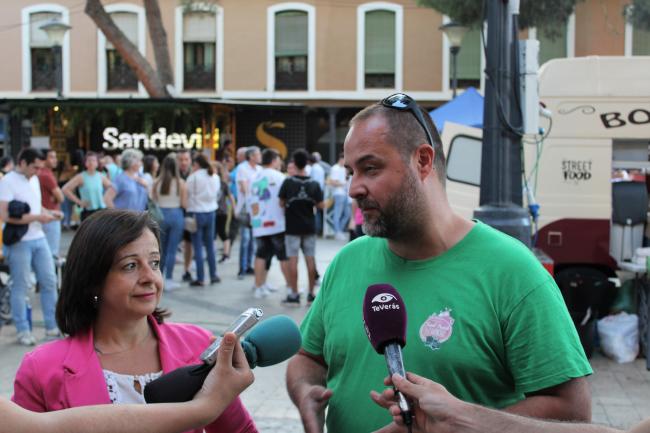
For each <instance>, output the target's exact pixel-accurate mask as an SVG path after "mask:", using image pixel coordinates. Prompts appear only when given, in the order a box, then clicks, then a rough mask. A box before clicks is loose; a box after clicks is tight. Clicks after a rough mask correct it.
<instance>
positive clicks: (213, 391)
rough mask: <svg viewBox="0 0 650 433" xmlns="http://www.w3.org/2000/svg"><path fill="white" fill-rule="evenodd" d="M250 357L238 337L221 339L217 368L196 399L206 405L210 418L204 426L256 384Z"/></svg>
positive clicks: (230, 334) (212, 370)
mask: <svg viewBox="0 0 650 433" xmlns="http://www.w3.org/2000/svg"><path fill="white" fill-rule="evenodd" d="M254 379H255V378H254V376H253V372H252V371H251V369H250V367H249V365H248V361H246V355H244V350H243V349H242V347H241V345H240V344H238V337H237V335H236V334H235V333H233V332H226V333H225V334H224V335H223V337H222V338H221V345H220V348H219V351H218V352H217V359H216V365H215V367H214V368H212V369H211V370H210V373H209V374H208V376H207V377H206V378H205V381H204V382H203V384H202V386H201V389H200V390H199V392H198V393H197V394H196V395H195V396H194V401H195V402H196V404H198V405H202V407H203V409H202V410H204V411H205V413H206V414H209V415H208V418H206V419H204V420H203V421H202V423H201V425H207V424H209V423H211V422H212V421H213V420H214V419H215V418H216V417H217V416H219V415H220V414H221V413H223V411H224V410H225V409H226V407H228V405H229V404H230V403H232V401H233V400H234V399H235V398H236V397H237V396H238V395H239V394H241V393H242V392H243V391H244V390H245V389H246V388H248V387H249V386H250V385H251V384H252V383H253V380H254Z"/></svg>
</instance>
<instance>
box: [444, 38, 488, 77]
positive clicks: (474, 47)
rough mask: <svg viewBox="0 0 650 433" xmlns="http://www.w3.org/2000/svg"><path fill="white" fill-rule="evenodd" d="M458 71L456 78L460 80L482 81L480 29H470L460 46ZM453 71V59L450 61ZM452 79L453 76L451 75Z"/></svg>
mask: <svg viewBox="0 0 650 433" xmlns="http://www.w3.org/2000/svg"><path fill="white" fill-rule="evenodd" d="M457 62H458V71H457V74H456V76H457V77H458V79H459V80H480V79H481V32H480V30H479V29H470V30H469V31H468V32H467V33H465V36H463V42H462V43H461V44H460V51H459V52H458V58H457ZM449 63H450V69H451V59H450V62H449ZM449 77H450V78H451V74H450V75H449Z"/></svg>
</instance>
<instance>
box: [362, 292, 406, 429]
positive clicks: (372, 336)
mask: <svg viewBox="0 0 650 433" xmlns="http://www.w3.org/2000/svg"><path fill="white" fill-rule="evenodd" d="M363 323H364V325H365V328H366V334H367V335H368V339H369V340H370V344H372V347H373V348H374V349H375V350H376V351H377V353H379V354H380V355H384V357H385V358H386V365H387V367H388V372H389V374H390V375H391V376H392V375H393V374H399V375H400V376H402V377H405V376H406V371H405V370H404V360H403V359H402V347H404V346H405V345H406V306H405V305H404V301H403V300H402V297H401V296H400V295H399V293H397V290H395V288H394V287H393V286H391V285H390V284H374V285H372V286H369V287H368V289H367V290H366V295H365V297H364V300H363ZM395 397H396V399H397V404H398V407H399V409H400V413H401V416H402V420H403V422H404V424H406V425H407V426H410V425H411V424H412V423H413V410H412V405H411V403H410V402H409V401H408V400H407V399H406V397H405V396H404V394H402V393H401V392H399V391H397V390H396V391H395ZM373 399H374V400H375V402H377V403H378V404H381V403H382V402H381V401H380V400H378V398H377V397H376V396H375V395H374V394H373Z"/></svg>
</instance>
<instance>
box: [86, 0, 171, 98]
mask: <svg viewBox="0 0 650 433" xmlns="http://www.w3.org/2000/svg"><path fill="white" fill-rule="evenodd" d="M144 8H145V14H146V17H147V25H148V27H149V31H150V32H151V40H152V42H153V44H152V45H153V49H154V56H155V58H156V66H157V68H158V70H157V71H156V70H154V68H153V67H152V66H151V64H150V63H149V61H147V59H146V58H145V57H144V56H143V55H142V54H141V53H140V51H139V50H138V47H136V46H135V45H134V44H133V42H131V41H130V40H129V39H128V38H127V37H126V35H125V34H124V33H123V32H122V30H120V28H119V27H117V25H116V24H115V22H114V21H113V19H112V18H111V16H110V15H109V14H108V13H107V12H106V10H105V9H104V6H103V5H102V3H101V1H100V0H86V8H85V12H86V15H88V16H89V17H90V18H91V19H92V20H93V21H94V22H95V25H97V27H98V28H99V29H100V30H101V31H102V33H104V36H106V39H108V40H109V41H110V42H111V43H112V44H113V46H114V47H115V49H116V50H117V52H118V53H120V55H121V56H122V57H123V58H124V61H125V62H126V63H127V64H128V65H129V67H130V68H131V69H132V70H133V72H134V73H135V75H136V77H138V80H139V81H140V82H141V83H142V85H143V86H144V88H145V89H146V90H147V92H148V93H149V96H150V97H152V98H165V97H170V96H171V95H170V93H169V90H168V88H167V86H168V85H171V84H172V82H173V75H172V67H171V62H170V60H169V47H168V46H167V33H166V31H165V27H164V26H163V24H162V18H161V16H160V7H159V5H158V0H144Z"/></svg>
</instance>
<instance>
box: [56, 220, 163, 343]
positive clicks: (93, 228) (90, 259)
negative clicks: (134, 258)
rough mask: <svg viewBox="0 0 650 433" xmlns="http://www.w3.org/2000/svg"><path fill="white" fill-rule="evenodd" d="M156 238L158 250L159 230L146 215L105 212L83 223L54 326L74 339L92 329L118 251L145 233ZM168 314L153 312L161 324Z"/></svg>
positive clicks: (65, 275) (75, 240) (68, 262)
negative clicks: (103, 289)
mask: <svg viewBox="0 0 650 433" xmlns="http://www.w3.org/2000/svg"><path fill="white" fill-rule="evenodd" d="M147 229H148V230H151V232H152V233H153V234H154V236H156V240H157V241H158V247H159V248H160V229H159V227H158V224H157V223H156V222H155V221H154V220H153V219H151V217H149V214H148V213H147V212H135V211H129V210H122V209H105V210H101V211H98V212H95V213H94V214H92V215H91V216H90V217H88V219H86V220H85V221H84V222H83V223H82V224H81V226H80V227H79V229H78V230H77V233H76V234H75V236H74V238H73V239H72V243H71V244H70V249H69V251H68V257H67V260H66V265H65V270H64V271H63V282H62V284H61V293H60V295H59V301H58V302H57V304H56V323H57V325H58V326H59V329H60V330H61V331H63V332H64V333H66V334H68V335H70V336H75V335H77V334H79V333H83V332H86V331H88V330H89V329H90V328H92V326H93V324H94V323H95V320H96V319H97V312H98V309H97V308H96V306H97V303H96V302H95V296H97V297H98V299H99V303H101V302H102V301H101V290H102V287H103V285H104V282H105V281H106V276H107V275H108V272H109V271H110V269H111V267H112V266H113V262H114V260H115V256H116V255H117V253H118V251H119V250H120V249H122V248H123V247H124V246H126V245H127V244H129V243H131V242H133V241H135V240H136V239H138V238H139V237H140V236H141V235H142V234H143V233H144V231H145V230H147ZM169 315H170V313H169V312H168V311H167V310H163V309H160V308H156V310H155V311H154V313H153V316H154V317H155V319H156V321H157V322H158V323H162V322H163V320H164V318H165V317H168V316H169Z"/></svg>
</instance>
